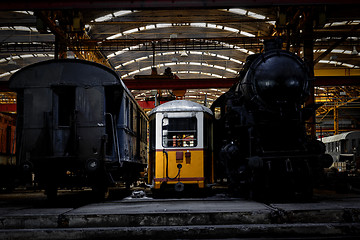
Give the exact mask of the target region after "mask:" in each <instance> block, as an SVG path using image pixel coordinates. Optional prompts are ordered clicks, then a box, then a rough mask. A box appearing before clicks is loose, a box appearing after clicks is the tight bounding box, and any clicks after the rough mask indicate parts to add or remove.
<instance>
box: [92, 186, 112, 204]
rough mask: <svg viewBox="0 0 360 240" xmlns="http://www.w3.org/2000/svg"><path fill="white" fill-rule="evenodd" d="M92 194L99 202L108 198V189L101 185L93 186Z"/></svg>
mask: <svg viewBox="0 0 360 240" xmlns="http://www.w3.org/2000/svg"><path fill="white" fill-rule="evenodd" d="M92 193H93V196H94V198H95V199H96V200H99V201H101V200H104V199H106V198H108V197H109V188H108V187H107V186H105V185H102V184H98V185H94V186H93V187H92Z"/></svg>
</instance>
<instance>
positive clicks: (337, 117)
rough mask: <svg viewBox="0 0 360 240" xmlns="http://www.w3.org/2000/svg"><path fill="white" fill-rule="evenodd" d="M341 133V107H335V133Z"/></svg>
mask: <svg viewBox="0 0 360 240" xmlns="http://www.w3.org/2000/svg"><path fill="white" fill-rule="evenodd" d="M337 134H339V107H338V106H336V107H334V135H337Z"/></svg>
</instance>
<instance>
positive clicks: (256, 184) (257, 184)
mask: <svg viewBox="0 0 360 240" xmlns="http://www.w3.org/2000/svg"><path fill="white" fill-rule="evenodd" d="M266 179H267V177H266V173H265V172H264V171H261V170H253V171H252V173H251V174H250V177H249V180H248V182H249V188H248V197H249V198H250V199H253V200H256V201H264V200H266V199H268V197H269V196H270V194H269V193H270V189H269V185H268V183H269V182H268V181H267V180H266Z"/></svg>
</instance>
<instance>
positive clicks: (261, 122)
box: [211, 41, 331, 200]
mask: <svg viewBox="0 0 360 240" xmlns="http://www.w3.org/2000/svg"><path fill="white" fill-rule="evenodd" d="M311 80H312V79H311V78H310V76H309V71H308V69H307V66H306V64H305V63H304V62H303V61H302V60H301V59H300V58H299V57H298V56H296V55H294V54H292V53H290V52H287V51H284V50H281V46H279V42H277V41H270V42H267V43H266V45H265V51H264V53H262V54H255V55H251V56H249V57H248V59H247V63H246V64H245V66H244V69H243V71H242V72H241V74H240V79H239V82H238V83H237V84H235V85H234V86H233V87H232V88H231V89H230V90H229V91H228V92H227V93H225V94H224V95H222V96H221V97H220V98H219V99H217V100H216V101H215V102H214V104H213V105H212V106H211V109H212V110H213V111H214V112H215V113H216V115H217V116H216V119H217V120H216V121H215V123H214V146H215V152H217V153H218V154H216V155H215V156H216V157H217V158H216V163H217V166H216V168H215V169H216V170H217V176H218V178H227V179H228V181H229V182H230V187H231V188H232V189H233V190H234V191H236V192H237V191H239V192H240V193H244V194H246V195H249V196H250V197H253V198H258V199H263V200H265V199H273V198H276V199H279V200H286V199H289V198H294V197H296V198H297V197H302V198H308V197H310V196H311V195H312V188H313V184H314V181H315V179H316V178H317V177H320V175H321V174H322V171H321V170H322V169H323V168H324V167H327V165H328V163H327V160H329V158H328V157H329V156H327V155H325V154H324V152H325V148H324V146H323V144H322V143H321V142H319V141H316V140H312V139H310V137H309V136H307V135H306V131H305V121H306V120H308V119H309V117H310V115H311V114H310V113H311V112H312V111H314V109H312V108H305V107H303V104H304V102H305V101H306V98H307V97H308V96H309V94H310V81H311ZM330 164H331V163H330Z"/></svg>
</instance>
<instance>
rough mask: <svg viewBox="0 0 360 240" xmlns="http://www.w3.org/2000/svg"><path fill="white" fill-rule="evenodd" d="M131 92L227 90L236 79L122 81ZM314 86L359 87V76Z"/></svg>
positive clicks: (330, 78)
mask: <svg viewBox="0 0 360 240" xmlns="http://www.w3.org/2000/svg"><path fill="white" fill-rule="evenodd" d="M122 81H123V82H124V84H125V85H126V86H127V88H129V89H131V90H149V89H205V88H229V87H231V86H232V85H233V84H234V83H236V82H237V81H238V79H237V78H196V79H164V78H137V79H122ZM314 86H318V87H319V86H360V76H341V77H340V76H318V77H315V82H314Z"/></svg>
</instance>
